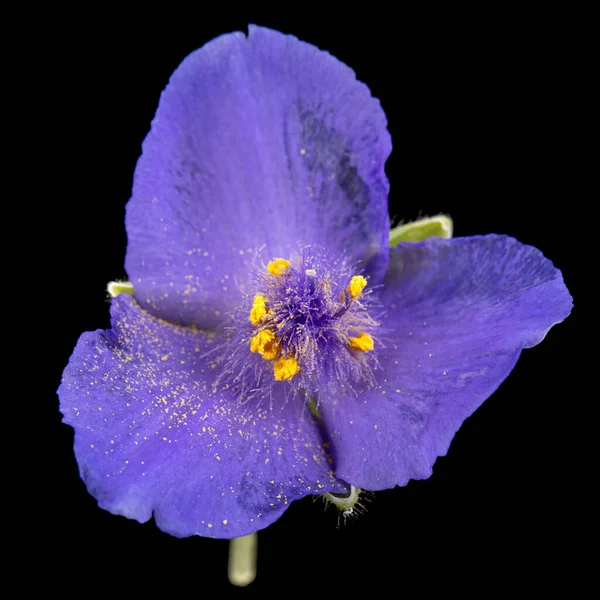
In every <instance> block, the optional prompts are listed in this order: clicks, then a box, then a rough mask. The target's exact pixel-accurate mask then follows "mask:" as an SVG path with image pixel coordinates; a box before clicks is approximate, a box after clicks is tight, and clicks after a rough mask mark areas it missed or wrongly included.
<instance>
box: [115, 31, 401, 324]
mask: <svg viewBox="0 0 600 600" xmlns="http://www.w3.org/2000/svg"><path fill="white" fill-rule="evenodd" d="M390 150H391V141H390V137H389V134H388V132H387V129H386V119H385V115H384V114H383V111H382V110H381V106H380V104H379V102H378V101H377V100H375V99H373V98H372V97H371V95H370V92H369V90H368V88H367V87H366V86H365V85H364V84H362V83H359V82H357V81H356V78H355V75H354V72H353V71H352V70H351V69H349V68H348V67H347V66H345V65H344V64H342V63H341V62H339V61H338V60H337V59H335V58H333V57H332V56H331V55H329V54H328V53H326V52H322V51H320V50H318V49H317V48H315V47H314V46H311V45H309V44H306V43H303V42H300V41H298V40H297V39H296V38H294V37H292V36H286V35H283V34H281V33H278V32H276V31H271V30H268V29H261V28H258V27H250V32H249V35H248V37H246V36H244V35H243V34H242V33H233V34H229V35H224V36H221V37H219V38H217V39H215V40H213V41H211V42H209V43H208V44H206V45H205V46H204V47H203V48H201V49H200V50H198V51H196V52H194V53H192V54H191V55H190V56H188V57H187V58H186V59H185V60H184V61H183V63H182V64H181V65H180V66H179V67H178V69H177V70H176V71H175V73H174V74H173V76H172V78H171V81H170V83H169V85H168V86H167V88H166V89H165V91H164V92H163V94H162V96H161V99H160V104H159V107H158V111H157V113H156V117H155V119H154V121H153V123H152V130H151V131H150V133H149V135H148V137H147V138H146V140H145V141H144V145H143V154H142V157H141V158H140V160H139V162H138V165H137V169H136V172H135V180H134V187H133V196H132V198H131V200H130V202H129V204H128V206H127V232H128V239H129V245H128V249H127V259H126V268H127V272H128V274H129V277H130V279H131V281H132V283H133V285H134V287H135V294H136V297H137V298H138V300H139V301H140V303H141V304H142V306H143V307H144V308H146V309H148V310H149V311H151V312H152V313H154V314H155V315H158V316H160V317H162V318H164V319H167V320H169V321H172V322H178V323H182V324H191V323H193V324H196V325H198V326H201V327H205V328H213V327H215V326H218V325H219V324H220V322H221V321H222V319H223V315H224V314H225V312H227V311H229V310H232V309H233V308H235V307H236V305H237V304H238V303H239V300H240V297H241V296H240V294H241V293H242V292H243V291H244V289H245V283H246V282H247V280H248V273H249V267H250V266H251V264H252V262H253V260H254V257H255V251H256V250H257V249H260V248H262V256H263V257H264V258H265V260H267V261H268V260H271V259H272V258H275V257H279V256H282V257H286V256H288V255H289V254H290V253H291V252H293V251H295V250H297V245H298V243H302V244H311V243H319V244H320V245H322V246H325V247H327V248H328V249H329V250H330V251H331V253H332V256H336V257H338V258H340V257H342V256H343V255H345V256H346V257H347V258H348V259H349V260H350V261H356V262H358V263H359V265H358V268H359V269H360V268H362V267H365V269H366V272H367V273H368V274H370V275H372V276H373V281H376V280H381V278H382V277H383V275H384V273H385V269H386V266H387V257H388V253H389V250H388V242H389V239H388V238H389V218H388V212H387V193H388V188H389V185H388V181H387V179H386V177H385V173H384V163H385V160H386V159H387V156H388V155H389V153H390Z"/></svg>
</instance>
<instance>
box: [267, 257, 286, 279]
mask: <svg viewBox="0 0 600 600" xmlns="http://www.w3.org/2000/svg"><path fill="white" fill-rule="evenodd" d="M289 268H290V263H289V261H287V260H285V258H276V259H275V260H272V261H271V262H270V263H269V264H268V265H267V271H269V273H271V275H277V276H279V277H281V276H282V275H283V272H284V271H285V270H286V269H289Z"/></svg>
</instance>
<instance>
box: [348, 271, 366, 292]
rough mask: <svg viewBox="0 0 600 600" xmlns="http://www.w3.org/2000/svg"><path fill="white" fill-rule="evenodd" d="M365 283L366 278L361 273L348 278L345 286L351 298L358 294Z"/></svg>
mask: <svg viewBox="0 0 600 600" xmlns="http://www.w3.org/2000/svg"><path fill="white" fill-rule="evenodd" d="M366 285H367V280H366V279H365V278H364V277H363V276H362V275H355V276H354V277H353V278H352V279H351V280H350V285H349V286H348V288H347V289H348V293H349V294H350V295H351V296H352V297H353V298H356V297H357V296H360V294H361V292H362V291H363V290H364V289H365V286H366Z"/></svg>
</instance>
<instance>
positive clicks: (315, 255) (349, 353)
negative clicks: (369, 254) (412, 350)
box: [221, 247, 378, 397]
mask: <svg viewBox="0 0 600 600" xmlns="http://www.w3.org/2000/svg"><path fill="white" fill-rule="evenodd" d="M371 304H372V294H371V290H370V289H369V288H368V286H367V280H366V279H365V277H363V276H362V275H356V274H352V272H351V270H350V269H349V268H347V266H346V265H345V264H343V263H342V262H341V261H340V262H332V261H330V260H327V259H326V258H325V257H324V253H323V252H322V251H321V250H319V249H317V248H314V247H309V248H305V249H304V250H303V251H302V252H301V253H300V254H299V255H298V256H294V257H289V260H288V259H285V258H275V259H274V260H272V261H271V262H269V263H268V264H267V265H266V266H264V267H262V268H261V269H260V270H259V272H258V273H256V276H255V292H254V294H252V295H251V297H250V298H249V302H248V304H247V308H246V309H245V310H244V309H243V308H242V310H241V311H240V315H239V316H238V317H237V318H236V319H235V321H236V322H237V331H236V332H235V333H236V335H234V343H233V351H232V352H231V355H230V357H229V360H228V361H227V364H226V368H225V372H227V373H229V375H230V376H233V385H234V386H237V387H238V391H239V393H240V395H241V396H243V397H247V396H249V395H252V393H251V392H253V393H256V392H258V391H261V392H264V390H265V388H267V387H272V385H273V384H274V383H275V382H286V383H287V384H288V385H290V386H291V387H290V392H291V393H293V392H295V391H298V390H299V389H302V390H303V391H304V392H308V393H309V394H316V393H318V392H320V391H324V390H327V391H332V390H333V389H336V391H341V390H343V389H344V388H345V386H348V384H351V383H353V382H358V381H361V380H363V381H367V383H373V374H372V371H373V368H374V367H375V366H376V359H375V353H374V352H373V351H374V349H375V346H376V342H375V340H374V338H373V331H374V329H375V328H376V327H377V326H378V323H377V322H376V321H375V320H374V319H373V318H372V317H371V316H370V315H369V311H368V309H369V307H370V305H371ZM234 329H235V328H234ZM221 379H222V378H221ZM288 382H289V383H288Z"/></svg>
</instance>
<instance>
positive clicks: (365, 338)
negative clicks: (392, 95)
mask: <svg viewBox="0 0 600 600" xmlns="http://www.w3.org/2000/svg"><path fill="white" fill-rule="evenodd" d="M390 150H391V142H390V137H389V134H388V132H387V129H386V120H385V116H384V114H383V112H382V110H381V107H380V105H379V103H378V102H377V101H376V100H375V99H373V98H372V97H371V95H370V92H369V90H368V89H367V88H366V87H365V86H364V85H363V84H361V83H358V82H357V81H356V79H355V76H354V73H353V72H352V71H351V70H350V69H349V68H348V67H346V66H345V65H343V64H342V63H340V62H339V61H337V60H336V59H335V58H333V57H332V56H330V55H329V54H327V53H325V52H322V51H319V50H318V49H317V48H314V47H313V46H310V45H308V44H305V43H302V42H299V41H298V40H296V39H295V38H293V37H290V36H285V35H282V34H280V33H278V32H275V31H270V30H267V29H262V28H257V27H251V28H250V31H249V35H248V36H247V37H246V36H245V35H243V34H241V33H234V34H230V35H224V36H222V37H219V38H217V39H215V40H213V41H212V42H210V43H209V44H207V45H206V46H204V47H203V48H202V49H200V50H198V51H196V52H194V53H193V54H191V55H190V56H189V57H187V58H186V59H185V60H184V62H183V63H182V64H181V65H180V66H179V68H178V69H177V70H176V71H175V73H174V74H173V76H172V78H171V81H170V83H169V85H168V87H167V88H166V90H165V91H164V92H163V95H162V97H161V100H160V105H159V107H158V111H157V113H156V118H155V120H154V121H153V123H152V129H151V132H150V133H149V135H148V137H147V138H146V140H145V142H144V145H143V154H142V156H141V158H140V160H139V162H138V165H137V168H136V172H135V178H134V187H133V195H132V198H131V200H130V202H129V204H128V206H127V223H126V225H127V232H128V237H129V241H128V248H127V257H126V268H127V272H128V275H129V277H130V280H131V282H132V284H133V287H134V290H135V296H131V295H129V294H122V295H120V296H118V297H116V298H115V299H114V300H113V301H112V305H111V314H112V328H111V329H110V330H108V331H96V332H91V333H85V334H83V335H82V337H81V338H80V340H79V342H78V344H77V346H76V348H75V350H74V353H73V356H72V357H71V360H70V362H69V365H68V366H67V368H66V370H65V373H64V376H63V382H62V384H61V387H60V389H59V396H60V402H61V411H62V412H63V414H64V420H65V422H66V423H68V424H70V425H72V426H73V427H74V428H75V453H76V456H77V460H78V462H79V466H80V473H81V476H82V478H83V479H84V480H85V482H86V484H87V487H88V489H89V491H90V493H91V494H93V495H94V496H95V497H96V498H97V499H98V501H99V504H100V506H101V507H102V508H105V509H107V510H109V511H111V512H113V513H115V514H120V515H124V516H126V517H129V518H133V519H137V520H139V521H142V522H144V521H147V520H148V519H150V518H151V516H152V515H154V517H155V519H156V523H157V525H158V526H159V527H160V528H161V529H163V530H164V531H166V532H168V533H171V534H173V535H176V536H187V535H192V534H199V535H203V536H211V537H222V538H232V537H237V536H241V535H244V534H248V533H250V532H253V531H256V530H258V529H260V528H263V527H265V526H267V525H268V524H269V523H272V522H273V521H274V520H275V519H277V518H278V517H279V516H280V515H281V514H282V513H283V512H284V511H285V509H286V507H287V506H288V505H289V503H290V502H291V501H292V500H295V499H297V498H301V497H303V496H306V495H311V494H323V493H326V492H333V493H337V494H342V495H343V494H347V493H348V492H349V490H350V487H351V486H354V487H358V488H363V489H367V490H380V489H384V488H390V487H393V486H396V485H405V484H406V483H407V482H408V480H409V479H411V478H412V479H422V478H426V477H428V476H429V475H430V474H431V469H432V466H433V463H434V462H435V460H436V458H437V457H438V456H441V455H443V454H445V453H446V451H447V449H448V446H449V444H450V441H451V439H452V437H453V435H454V434H455V432H456V431H457V429H458V428H459V427H460V425H461V423H462V422H463V421H464V419H465V418H467V417H468V416H469V415H470V414H471V413H472V412H473V411H474V410H475V409H476V408H477V407H478V406H479V405H480V404H481V403H482V402H483V401H484V400H485V399H486V398H487V397H488V396H489V395H490V394H491V393H493V392H494V390H495V389H496V388H497V387H498V385H499V384H500V383H501V382H502V380H503V379H504V378H505V377H506V376H507V375H508V374H509V372H510V371H511V369H512V368H513V366H514V365H515V363H516V361H517V359H518V356H519V354H520V352H521V350H522V349H523V348H527V347H531V346H533V345H535V344H537V343H538V342H540V341H541V340H542V339H543V338H544V336H545V334H546V333H547V331H548V330H549V329H550V327H552V326H553V325H554V324H556V323H558V322H560V321H561V320H563V319H564V318H565V317H566V316H567V315H568V314H569V312H570V309H571V298H570V296H569V293H568V291H567V289H566V287H565V286H564V283H563V281H562V278H561V275H560V272H559V271H558V270H556V269H555V268H554V267H553V265H552V264H551V263H550V261H548V260H547V259H545V258H544V257H543V256H542V254H541V253H540V252H539V251H538V250H536V249H535V248H532V247H529V246H525V245H523V244H520V243H519V242H517V241H516V240H514V239H512V238H509V237H506V236H501V235H489V236H477V237H471V238H456V239H439V238H430V239H428V240H426V241H423V242H419V243H401V244H399V245H398V246H396V247H394V248H391V249H390V244H389V235H390V234H389V218H388V212H387V194H388V182H387V179H386V177H385V173H384V163H385V161H386V159H387V157H388V155H389V153H390Z"/></svg>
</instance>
